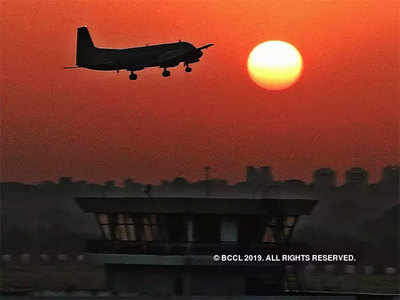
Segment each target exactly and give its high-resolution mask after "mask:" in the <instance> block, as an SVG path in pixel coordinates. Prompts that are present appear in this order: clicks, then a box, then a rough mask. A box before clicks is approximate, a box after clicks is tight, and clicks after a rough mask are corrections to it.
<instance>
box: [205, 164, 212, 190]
mask: <svg viewBox="0 0 400 300" xmlns="http://www.w3.org/2000/svg"><path fill="white" fill-rule="evenodd" d="M210 170H211V168H210V167H209V166H206V167H204V171H205V179H206V182H205V183H206V197H209V196H210Z"/></svg>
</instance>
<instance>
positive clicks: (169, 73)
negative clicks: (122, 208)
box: [161, 69, 171, 77]
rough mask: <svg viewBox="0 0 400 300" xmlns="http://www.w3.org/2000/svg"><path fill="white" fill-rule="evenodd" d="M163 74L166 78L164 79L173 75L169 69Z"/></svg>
mask: <svg viewBox="0 0 400 300" xmlns="http://www.w3.org/2000/svg"><path fill="white" fill-rule="evenodd" d="M161 74H162V76H164V77H168V76H170V75H171V72H170V71H168V70H167V69H164V71H163V72H162V73H161Z"/></svg>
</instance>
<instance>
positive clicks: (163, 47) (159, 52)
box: [79, 42, 201, 70]
mask: <svg viewBox="0 0 400 300" xmlns="http://www.w3.org/2000/svg"><path fill="white" fill-rule="evenodd" d="M177 53H179V54H181V56H182V57H184V58H182V59H177V58H176V54H177ZM168 55H170V57H171V59H168ZM85 56H86V59H85V62H84V63H83V64H81V65H79V66H80V67H84V68H88V69H93V70H118V69H128V70H141V69H143V68H147V67H156V66H160V67H172V66H176V65H178V64H179V63H180V62H182V61H184V60H189V61H194V60H196V59H197V61H198V58H199V57H200V56H201V52H200V51H196V48H195V47H194V46H193V45H192V44H190V43H187V42H178V43H170V44H160V45H151V46H145V47H136V48H126V49H105V48H93V49H91V50H90V53H87V55H85Z"/></svg>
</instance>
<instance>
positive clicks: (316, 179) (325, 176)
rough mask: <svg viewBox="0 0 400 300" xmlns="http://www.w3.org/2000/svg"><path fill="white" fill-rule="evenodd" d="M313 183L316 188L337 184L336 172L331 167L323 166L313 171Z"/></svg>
mask: <svg viewBox="0 0 400 300" xmlns="http://www.w3.org/2000/svg"><path fill="white" fill-rule="evenodd" d="M313 183H314V185H315V187H316V188H331V187H335V186H336V173H335V171H333V170H332V169H330V168H321V169H318V170H315V171H314V173H313Z"/></svg>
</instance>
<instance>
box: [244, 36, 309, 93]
mask: <svg viewBox="0 0 400 300" xmlns="http://www.w3.org/2000/svg"><path fill="white" fill-rule="evenodd" d="M247 69H248V71H249V74H250V77H251V79H252V80H253V81H254V82H255V83H256V84H257V85H259V86H260V87H262V88H265V89H268V90H283V89H286V88H288V87H289V86H291V85H292V84H293V83H295V82H296V81H297V79H298V78H299V77H300V75H301V71H302V69H303V59H302V57H301V54H300V52H299V51H298V50H297V49H296V48H295V47H294V46H293V45H291V44H289V43H287V42H283V41H268V42H263V43H261V44H259V45H257V46H256V47H255V48H254V49H253V50H252V51H251V52H250V54H249V57H248V59H247Z"/></svg>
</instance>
